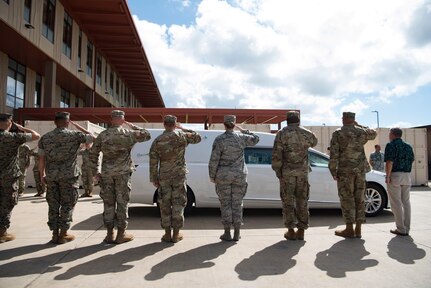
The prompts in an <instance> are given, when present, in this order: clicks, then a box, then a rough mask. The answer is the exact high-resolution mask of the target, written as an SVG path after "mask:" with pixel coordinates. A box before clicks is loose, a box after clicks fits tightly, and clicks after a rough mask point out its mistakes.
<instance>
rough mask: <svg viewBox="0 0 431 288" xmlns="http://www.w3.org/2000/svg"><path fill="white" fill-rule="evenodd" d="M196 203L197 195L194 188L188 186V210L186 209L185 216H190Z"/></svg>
mask: <svg viewBox="0 0 431 288" xmlns="http://www.w3.org/2000/svg"><path fill="white" fill-rule="evenodd" d="M195 201H196V198H195V194H194V193H193V190H192V188H190V187H189V186H188V185H187V204H186V208H184V215H190V214H191V213H192V212H193V208H194V206H193V203H195Z"/></svg>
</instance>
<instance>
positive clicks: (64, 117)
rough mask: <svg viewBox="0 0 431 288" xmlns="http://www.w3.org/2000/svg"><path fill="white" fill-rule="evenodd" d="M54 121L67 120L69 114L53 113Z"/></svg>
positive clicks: (62, 112)
mask: <svg viewBox="0 0 431 288" xmlns="http://www.w3.org/2000/svg"><path fill="white" fill-rule="evenodd" d="M55 119H63V120H69V119H70V113H69V112H64V111H60V112H55Z"/></svg>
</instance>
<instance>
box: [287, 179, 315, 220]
mask: <svg viewBox="0 0 431 288" xmlns="http://www.w3.org/2000/svg"><path fill="white" fill-rule="evenodd" d="M309 196H310V186H309V185H308V175H306V176H291V177H284V178H282V179H280V197H281V201H282V203H283V220H284V226H285V227H286V228H289V229H293V228H295V227H297V228H299V229H307V228H308V223H309V213H308V198H309Z"/></svg>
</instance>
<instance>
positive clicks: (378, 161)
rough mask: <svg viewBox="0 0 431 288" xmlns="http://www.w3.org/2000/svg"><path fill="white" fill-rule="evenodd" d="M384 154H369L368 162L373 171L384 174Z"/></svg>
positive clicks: (377, 152)
mask: <svg viewBox="0 0 431 288" xmlns="http://www.w3.org/2000/svg"><path fill="white" fill-rule="evenodd" d="M384 159H385V154H384V153H382V152H380V151H375V152H373V153H371V154H370V162H371V166H372V168H373V170H376V171H380V172H385V161H384Z"/></svg>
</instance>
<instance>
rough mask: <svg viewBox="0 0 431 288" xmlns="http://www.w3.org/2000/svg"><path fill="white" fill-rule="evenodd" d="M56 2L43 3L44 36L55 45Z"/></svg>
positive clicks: (45, 0) (50, 0) (46, 1)
mask: <svg viewBox="0 0 431 288" xmlns="http://www.w3.org/2000/svg"><path fill="white" fill-rule="evenodd" d="M54 27H55V0H44V1H43V19H42V35H43V36H45V38H46V39H48V40H49V41H51V42H52V43H54Z"/></svg>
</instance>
